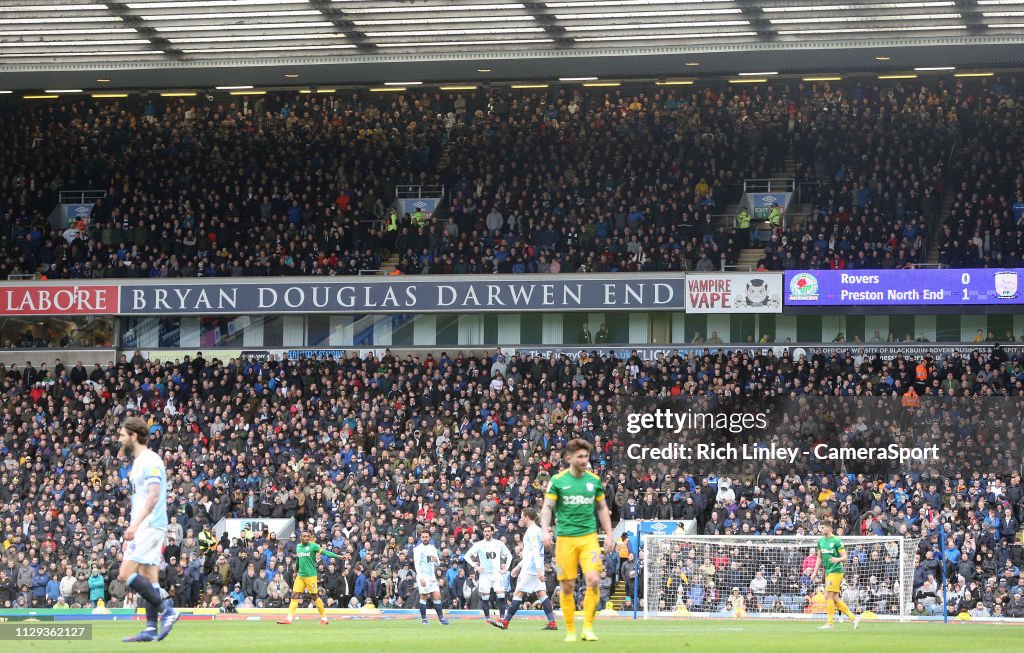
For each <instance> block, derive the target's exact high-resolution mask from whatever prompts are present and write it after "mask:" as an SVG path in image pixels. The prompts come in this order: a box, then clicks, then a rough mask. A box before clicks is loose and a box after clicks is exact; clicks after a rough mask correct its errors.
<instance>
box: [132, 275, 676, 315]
mask: <svg viewBox="0 0 1024 653" xmlns="http://www.w3.org/2000/svg"><path fill="white" fill-rule="evenodd" d="M684 285H685V284H684V280H683V277H682V275H677V276H676V277H669V276H667V275H666V276H664V277H650V278H622V279H612V278H603V279H593V278H589V279H585V278H573V277H571V276H568V277H566V278H565V279H554V280H544V281H541V280H538V281H531V280H529V278H527V279H526V280H523V281H519V280H516V281H505V280H502V281H498V280H494V281H476V280H474V281H435V280H429V279H425V278H418V279H403V280H395V281H388V282H371V281H363V282H360V281H350V280H345V281H338V282H335V281H308V282H306V281H302V282H292V283H280V282H268V283H239V284H232V283H222V284H211V283H194V282H193V283H189V282H183V283H167V284H155V285H148V284H147V285H141V284H140V285H127V286H125V287H123V288H122V289H121V311H120V312H121V314H122V315H174V314H202V315H244V314H259V313H350V312H366V313H405V312H416V313H443V312H456V311H458V312H465V311H474V310H490V311H494V310H498V311H501V310H509V311H552V312H555V311H567V310H568V311H609V310H645V311H650V310H677V311H678V310H682V308H683V301H684V299H683V295H684Z"/></svg>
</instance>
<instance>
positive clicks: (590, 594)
mask: <svg viewBox="0 0 1024 653" xmlns="http://www.w3.org/2000/svg"><path fill="white" fill-rule="evenodd" d="M600 598H601V594H600V592H599V591H598V589H597V588H596V587H588V588H587V593H586V594H584V595H583V628H585V629H589V628H593V627H594V615H596V614H597V603H598V601H599V600H600Z"/></svg>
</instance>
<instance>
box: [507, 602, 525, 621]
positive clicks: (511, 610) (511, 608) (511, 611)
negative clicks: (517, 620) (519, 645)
mask: <svg viewBox="0 0 1024 653" xmlns="http://www.w3.org/2000/svg"><path fill="white" fill-rule="evenodd" d="M522 604H523V602H522V600H520V599H517V598H513V599H512V602H511V603H509V604H508V610H506V611H505V621H512V617H514V616H516V612H518V611H519V606H520V605H522Z"/></svg>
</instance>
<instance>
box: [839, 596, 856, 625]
mask: <svg viewBox="0 0 1024 653" xmlns="http://www.w3.org/2000/svg"><path fill="white" fill-rule="evenodd" d="M836 608H838V609H839V611H840V612H842V613H843V614H845V615H846V616H847V617H849V619H850V621H853V620H854V619H855V618H856V617H854V616H853V612H851V611H850V608H849V606H847V605H846V601H844V600H842V599H836Z"/></svg>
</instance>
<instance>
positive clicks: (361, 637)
mask: <svg viewBox="0 0 1024 653" xmlns="http://www.w3.org/2000/svg"><path fill="white" fill-rule="evenodd" d="M60 625H67V622H64V623H62V624H60ZM140 625H141V624H140V623H139V622H94V623H93V631H92V635H93V636H92V640H91V641H87V642H86V641H83V642H52V641H51V642H42V641H36V642H26V641H22V642H17V643H14V642H10V641H7V642H3V643H2V644H0V650H6V651H11V652H12V653H24V652H25V651H55V652H56V651H61V652H68V653H94V652H95V653H100V652H103V653H107V652H109V651H122V650H123V651H130V650H133V649H137V648H142V649H145V650H154V649H155V650H157V651H159V653H199V652H206V651H208V652H210V653H256V652H258V651H281V652H283V653H315V652H318V651H324V652H328V651H329V652H331V653H337V652H338V651H366V652H370V651H372V652H374V653H376V652H378V651H379V652H383V653H391V652H393V653H458V652H461V651H475V652H480V653H498V652H500V651H513V652H516V653H526V652H530V653H533V652H534V651H536V652H546V651H552V652H556V651H557V652H560V653H565V652H566V651H567V650H569V649H573V650H586V651H592V652H594V653H598V652H603V651H609V652H611V651H614V652H615V653H633V652H635V653H655V652H660V651H666V652H675V651H686V652H687V653H691V652H692V653H698V652H703V651H707V652H709V653H710V652H714V653H718V652H732V651H736V652H741V653H775V652H778V653H869V652H874V651H892V652H894V653H943V652H947V651H948V652H949V653H972V652H977V653H1002V652H1004V651H1005V652H1010V651H1014V652H1018V651H1020V650H1022V641H1024V627H1022V626H1014V625H987V624H955V623H951V624H948V625H944V624H941V623H927V624H913V623H910V624H894V623H866V624H864V625H863V626H861V628H860V629H859V630H856V631H855V630H853V629H852V627H851V626H850V624H849V623H838V624H837V625H836V628H835V629H834V630H832V631H821V630H818V629H817V627H818V626H819V625H820V622H807V623H802V622H786V621H780V622H764V621H741V620H737V621H725V620H722V621H696V620H688V621H646V622H644V621H638V622H632V621H625V620H614V621H613V620H606V621H603V622H602V621H600V619H599V620H598V622H597V624H596V626H595V631H596V632H597V634H598V636H599V637H600V639H601V641H599V642H582V641H577V642H575V643H566V642H564V641H563V637H564V636H565V633H564V631H559V632H545V631H542V630H540V628H541V626H542V625H543V624H542V623H541V622H539V621H537V620H520V621H513V622H512V627H511V629H510V630H508V631H501V630H498V629H497V628H493V627H492V626H488V625H487V624H486V623H484V622H483V621H468V620H455V621H453V622H452V625H450V626H447V627H444V626H441V625H440V624H438V623H437V621H436V619H431V622H430V624H429V625H423V624H421V623H419V622H418V621H408V620H402V621H386V620H380V621H376V620H375V621H333V622H331V623H330V625H327V626H321V625H320V624H319V623H318V622H317V621H316V620H315V619H307V620H302V621H298V622H296V623H295V624H293V625H291V626H279V625H277V624H276V623H273V622H270V621H260V622H246V621H179V622H178V624H177V625H176V626H175V627H174V631H173V632H172V633H171V635H170V637H168V638H167V639H166V640H164V641H163V642H158V643H157V642H154V643H145V644H124V643H122V642H121V641H120V640H121V638H122V637H127V636H129V635H132V634H134V633H135V632H137V631H138V630H139V628H140ZM559 627H560V628H561V624H560V625H559Z"/></svg>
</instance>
